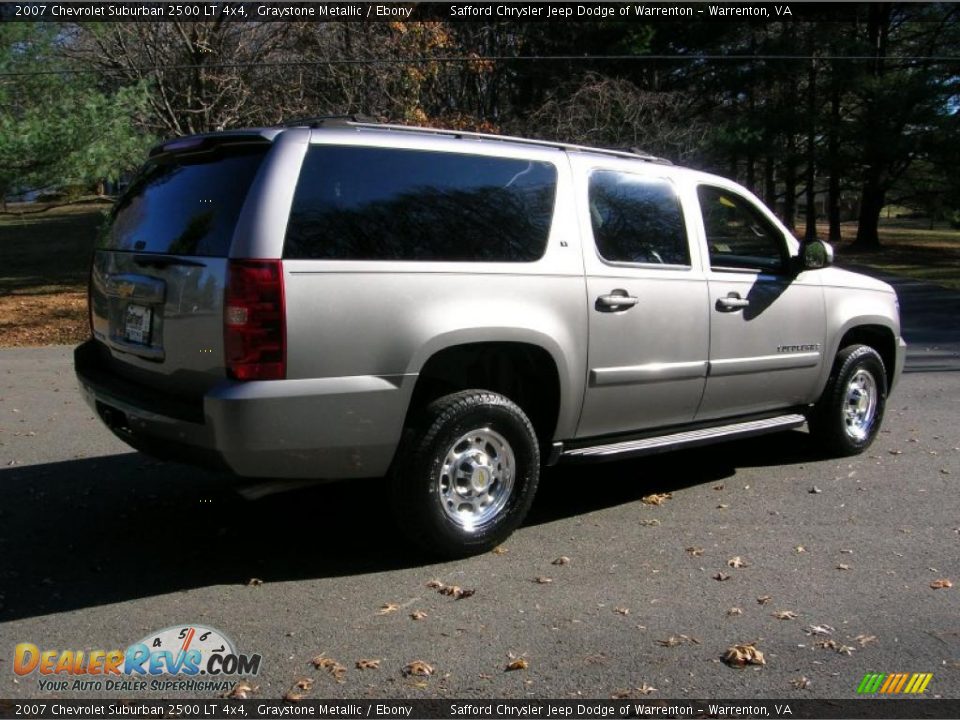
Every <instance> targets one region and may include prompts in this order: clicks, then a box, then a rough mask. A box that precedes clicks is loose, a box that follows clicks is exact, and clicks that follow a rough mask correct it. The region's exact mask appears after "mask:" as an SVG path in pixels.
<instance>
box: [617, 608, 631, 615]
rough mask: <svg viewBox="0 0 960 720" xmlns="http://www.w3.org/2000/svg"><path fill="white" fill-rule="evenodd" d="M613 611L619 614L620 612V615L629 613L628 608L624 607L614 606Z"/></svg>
mask: <svg viewBox="0 0 960 720" xmlns="http://www.w3.org/2000/svg"><path fill="white" fill-rule="evenodd" d="M613 611H614V612H615V613H619V614H621V615H629V614H630V608H625V607H618V608H614V609H613Z"/></svg>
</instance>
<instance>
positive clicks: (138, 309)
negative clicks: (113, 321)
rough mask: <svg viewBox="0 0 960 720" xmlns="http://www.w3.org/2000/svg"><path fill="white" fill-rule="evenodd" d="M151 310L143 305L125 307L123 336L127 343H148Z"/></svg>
mask: <svg viewBox="0 0 960 720" xmlns="http://www.w3.org/2000/svg"><path fill="white" fill-rule="evenodd" d="M152 320H153V310H151V309H150V308H148V307H144V306H143V305H127V315H126V319H125V320H124V324H123V335H124V337H125V338H126V339H127V341H128V342H133V343H140V344H141V345H147V344H148V343H149V342H150V324H151V321H152Z"/></svg>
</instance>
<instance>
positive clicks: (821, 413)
mask: <svg viewBox="0 0 960 720" xmlns="http://www.w3.org/2000/svg"><path fill="white" fill-rule="evenodd" d="M831 258H832V253H831V251H830V248H829V246H827V245H825V244H824V243H819V242H816V243H809V244H807V245H804V246H801V245H800V244H799V243H798V242H797V240H796V239H794V237H793V236H792V235H791V234H790V232H789V231H787V229H786V228H785V227H784V226H783V225H782V224H781V223H780V222H779V221H778V220H777V218H776V217H775V216H774V215H773V214H772V213H771V212H770V211H769V210H767V209H766V208H765V207H764V206H763V205H762V204H761V203H760V202H759V201H758V200H757V198H755V197H754V196H753V195H751V194H750V193H749V192H748V191H746V190H745V189H744V188H742V187H740V186H739V185H737V184H735V183H733V182H730V181H729V180H725V179H723V178H720V177H716V176H713V175H708V174H705V173H702V172H697V171H694V170H689V169H684V168H679V167H675V166H672V165H670V164H669V163H667V162H664V161H660V160H658V159H657V158H653V157H648V156H645V155H642V154H640V153H627V152H619V151H608V150H602V149H595V148H586V147H579V146H571V145H563V144H558V143H549V142H540V141H530V140H523V139H519V138H507V137H498V136H490V135H480V134H471V133H464V132H457V131H443V130H432V129H422V128H410V127H399V126H390V125H381V124H376V123H366V122H351V121H345V120H339V121H337V120H327V121H325V120H318V121H311V122H304V123H294V124H292V125H290V126H283V127H276V128H267V129H258V130H238V131H228V132H219V133H214V134H208V135H199V136H193V137H186V138H181V139H177V140H174V141H171V142H168V143H166V144H164V145H161V146H158V147H156V148H155V149H154V150H153V151H152V152H151V153H150V157H149V160H148V162H147V163H146V165H145V166H144V168H143V170H142V171H141V172H140V174H139V175H138V176H137V177H136V179H135V180H134V181H133V182H132V184H131V186H130V188H129V189H128V190H127V192H126V193H125V194H124V195H123V196H122V197H121V198H120V199H119V201H118V202H117V204H116V206H115V207H114V208H113V211H112V213H111V216H110V219H109V223H108V224H107V226H106V228H105V230H104V232H103V234H102V236H101V238H100V239H99V241H98V246H97V249H96V253H95V256H94V260H93V267H92V270H91V279H90V323H91V328H92V338H91V339H90V340H89V341H88V342H86V343H84V344H83V345H81V346H80V347H78V348H77V350H76V354H75V364H76V371H77V376H78V378H79V381H80V386H81V388H82V391H83V394H84V396H85V398H86V400H87V401H88V402H89V404H90V405H91V407H93V408H94V409H95V410H96V412H97V414H98V415H99V416H100V418H102V420H103V421H104V423H105V424H106V425H107V426H108V427H109V428H110V429H111V430H112V431H113V432H114V433H116V434H117V435H118V436H119V437H120V438H122V439H123V440H124V441H126V442H127V443H129V444H130V445H131V446H133V447H134V448H137V449H139V450H142V451H144V452H147V453H150V454H153V455H155V456H158V457H164V458H171V459H175V460H186V461H189V462H195V463H202V464H211V465H214V466H217V467H225V468H227V469H229V470H231V471H232V472H234V473H236V474H237V475H241V476H248V477H271V478H277V477H280V478H317V479H344V478H374V477H384V476H385V477H386V479H385V480H381V481H378V482H383V483H384V486H383V489H382V490H381V489H380V488H377V489H371V492H375V493H378V494H379V493H381V492H382V493H384V496H385V497H389V498H390V499H391V500H390V501H391V503H392V505H393V506H394V508H395V510H396V516H397V519H398V521H399V524H400V525H401V527H402V528H403V529H404V530H405V532H406V534H407V536H408V537H409V538H410V539H411V540H413V541H415V542H417V543H419V544H420V545H421V546H425V547H427V548H429V549H430V550H431V551H433V552H435V553H439V554H443V555H447V556H461V555H467V554H471V553H476V552H481V551H484V550H487V549H489V548H492V547H493V546H495V545H497V544H498V543H500V542H501V541H503V539H504V538H505V537H506V536H507V535H509V533H510V532H512V531H513V530H514V529H515V528H516V527H517V526H518V525H519V524H520V523H521V521H522V520H523V518H524V515H525V514H526V512H527V510H528V508H529V507H530V504H531V501H532V500H533V495H534V492H535V491H536V488H537V482H538V479H539V477H540V468H541V466H542V465H552V464H554V463H557V462H562V461H589V460H609V459H614V458H623V457H628V456H634V455H641V454H644V453H654V452H661V451H664V450H672V449H675V448H683V447H689V446H693V445H698V444H703V443H708V442H714V441H718V440H726V439H731V438H742V437H745V436H750V435H758V434H762V433H768V432H774V431H779V430H786V429H789V428H794V427H798V426H800V425H802V424H804V423H808V424H809V427H810V431H811V433H812V434H813V435H814V437H815V438H816V439H817V441H818V442H819V443H820V446H821V447H822V448H823V449H824V450H825V451H826V452H829V453H833V454H837V455H849V454H854V453H858V452H861V451H862V450H863V449H864V448H866V447H867V446H868V445H869V444H870V443H871V442H872V441H873V439H874V438H875V437H876V435H877V432H878V429H879V427H880V422H881V419H882V417H883V411H884V404H885V401H886V398H887V395H888V394H889V392H890V391H891V390H892V388H893V386H894V384H895V383H896V381H897V378H898V377H899V375H900V372H901V369H902V366H903V359H904V350H905V345H904V342H903V340H902V339H901V337H900V324H899V317H898V304H897V298H896V296H895V294H894V292H893V290H892V289H891V288H890V287H889V286H888V285H886V284H884V283H882V282H879V281H877V280H874V279H871V278H868V277H865V276H862V275H857V274H854V273H850V272H845V271H842V270H839V269H836V268H833V267H829V265H830V262H831Z"/></svg>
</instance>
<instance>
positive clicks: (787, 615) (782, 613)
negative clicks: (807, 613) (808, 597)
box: [771, 610, 797, 620]
mask: <svg viewBox="0 0 960 720" xmlns="http://www.w3.org/2000/svg"><path fill="white" fill-rule="evenodd" d="M771 615H773V616H774V617H775V618H776V619H777V620H796V619H797V614H796V613H795V612H794V611H793V610H777V611H776V612H775V613H771Z"/></svg>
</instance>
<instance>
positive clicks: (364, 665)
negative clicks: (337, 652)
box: [357, 659, 380, 670]
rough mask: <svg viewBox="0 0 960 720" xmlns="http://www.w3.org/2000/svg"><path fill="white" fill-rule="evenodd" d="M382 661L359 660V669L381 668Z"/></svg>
mask: <svg viewBox="0 0 960 720" xmlns="http://www.w3.org/2000/svg"><path fill="white" fill-rule="evenodd" d="M379 669H380V661H379V660H364V659H360V660H357V670H379Z"/></svg>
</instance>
